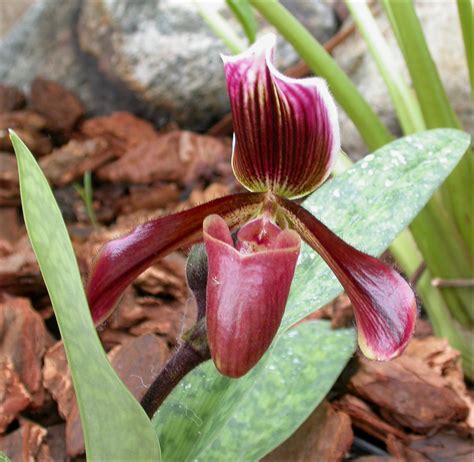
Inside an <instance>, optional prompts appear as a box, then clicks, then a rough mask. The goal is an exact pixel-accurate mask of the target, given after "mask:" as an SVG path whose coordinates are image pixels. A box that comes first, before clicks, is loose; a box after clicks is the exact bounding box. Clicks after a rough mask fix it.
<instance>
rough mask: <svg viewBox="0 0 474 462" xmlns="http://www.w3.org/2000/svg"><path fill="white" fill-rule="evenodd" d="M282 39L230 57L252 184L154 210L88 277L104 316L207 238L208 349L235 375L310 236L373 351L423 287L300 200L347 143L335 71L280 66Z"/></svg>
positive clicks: (263, 331) (401, 340) (108, 249)
mask: <svg viewBox="0 0 474 462" xmlns="http://www.w3.org/2000/svg"><path fill="white" fill-rule="evenodd" d="M274 46H275V37H274V36H273V35H268V36H265V37H263V38H262V39H261V40H259V41H258V42H256V43H255V44H254V45H253V46H252V47H251V48H250V49H249V50H247V51H246V52H245V53H242V54H241V55H238V56H233V57H223V60H224V71H225V76H226V79H227V88H228V93H229V97H230V103H231V108H232V115H233V120H234V130H235V135H234V146H233V153H232V167H233V170H234V173H235V176H236V178H237V179H238V180H239V181H240V183H241V184H242V185H243V186H244V187H245V188H246V189H248V190H249V191H250V192H247V193H241V194H233V195H229V196H226V197H222V198H220V199H216V200H213V201H211V202H208V203H206V204H203V205H200V206H198V207H195V208H192V209H190V210H187V211H184V212H180V213H177V214H174V215H170V216H167V217H163V218H159V219H157V220H153V221H150V222H148V223H145V224H143V225H140V226H138V227H137V228H136V229H134V230H133V231H132V232H131V233H130V234H128V235H127V236H124V237H122V238H119V239H116V240H114V241H111V242H109V243H108V244H107V245H106V246H105V247H104V248H103V249H102V251H101V252H100V254H99V256H98V258H97V259H96V262H95V265H94V268H93V270H92V274H91V277H90V280H89V284H88V287H87V295H88V299H89V303H90V307H91V311H92V316H93V319H94V321H95V322H96V323H97V324H99V323H101V322H102V321H103V320H104V319H105V318H106V317H107V316H108V315H110V314H111V312H112V311H113V308H114V306H115V305H116V303H117V301H118V299H119V297H120V296H121V294H122V292H123V291H124V289H125V288H126V287H127V285H128V284H130V283H131V282H132V281H133V280H134V279H135V278H136V277H137V276H138V275H139V274H140V273H141V272H142V271H144V270H145V269H146V268H147V267H149V266H151V265H152V264H153V263H154V262H155V261H156V260H157V259H159V258H162V257H163V256H165V255H166V254H168V253H170V252H172V251H173V250H176V249H178V248H180V247H186V246H190V245H192V244H195V243H198V242H201V241H204V244H205V249H206V254H207V260H208V277H207V286H206V322H207V335H208V343H209V349H210V352H211V356H212V359H213V361H214V363H215V365H216V367H217V369H218V370H219V371H220V372H221V373H222V374H224V375H227V376H229V377H240V376H242V375H244V374H245V373H246V372H248V371H249V370H250V369H251V368H252V367H253V366H254V365H255V364H256V363H257V362H258V360H259V359H260V358H261V356H262V355H263V354H264V353H265V351H266V350H267V348H268V347H269V345H270V343H271V342H272V339H273V338H274V336H275V334H276V332H277V330H278V327H279V325H280V322H281V319H282V316H283V313H284V309H285V305H286V301H287V297H288V293H289V289H290V285H291V281H292V279H293V274H294V270H295V266H296V261H297V258H298V254H299V250H300V237H301V238H302V239H303V240H304V241H305V242H306V243H307V244H309V245H310V246H311V247H312V248H313V249H314V250H315V251H316V252H318V253H319V255H320V256H321V257H322V258H323V259H324V260H325V261H326V263H327V264H328V265H329V267H330V268H331V269H332V270H333V271H334V273H335V274H336V276H337V277H338V279H339V281H340V282H341V284H342V286H343V287H344V289H345V290H346V292H347V294H348V295H349V297H350V299H351V301H352V305H353V308H354V312H355V318H356V323H357V327H358V340H359V345H360V348H361V350H362V352H363V353H364V354H365V355H366V356H367V357H369V358H372V359H378V360H387V359H390V358H392V357H394V356H396V355H398V354H399V353H400V352H401V351H402V350H403V349H404V347H405V346H406V344H407V342H408V340H409V339H410V336H411V335H412V333H413V329H414V324H415V317H416V302H415V296H414V294H413V291H412V290H411V288H410V286H409V285H408V284H407V283H406V282H405V280H404V279H403V278H402V277H401V276H400V275H399V274H398V273H397V272H395V271H394V270H393V269H391V268H389V267H388V266H386V265H385V264H383V263H382V262H380V261H379V260H377V259H376V258H374V257H371V256H369V255H366V254H364V253H362V252H360V251H358V250H356V249H354V248H353V247H351V246H350V245H349V244H346V243H345V242H344V241H343V240H341V239H340V238H339V237H338V236H336V235H335V234H334V233H333V232H331V231H330V230H329V229H328V228H327V227H326V226H325V225H324V224H322V223H321V222H320V221H319V220H317V219H316V218H315V217H314V216H312V215H311V214H310V213H309V212H308V211H307V210H305V209H304V208H303V207H301V206H299V205H298V204H296V203H294V202H292V201H291V199H295V198H298V197H302V196H305V195H307V194H309V193H311V192H312V191H314V190H315V189H316V187H317V186H318V185H320V184H321V183H322V182H323V181H324V180H325V179H326V178H327V177H328V175H329V174H330V172H331V168H332V166H333V165H334V162H335V159H336V156H337V154H338V152H339V148H340V146H339V127H338V122H337V113H336V107H335V104H334V101H333V99H332V97H331V95H330V94H329V91H328V89H327V85H326V83H325V81H323V80H322V79H319V78H308V79H302V80H296V79H290V78H288V77H285V76H284V75H282V74H281V73H279V72H278V71H277V70H276V69H275V67H274V65H273V62H272V60H273V52H274ZM233 231H237V232H236V233H235V232H233ZM308 283H314V284H317V281H308Z"/></svg>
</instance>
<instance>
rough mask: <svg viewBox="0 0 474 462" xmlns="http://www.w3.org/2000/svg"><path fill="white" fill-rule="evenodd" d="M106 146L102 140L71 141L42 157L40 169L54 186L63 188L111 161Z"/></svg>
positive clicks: (110, 154) (111, 156)
mask: <svg viewBox="0 0 474 462" xmlns="http://www.w3.org/2000/svg"><path fill="white" fill-rule="evenodd" d="M108 146H109V145H108V143H107V141H106V140H105V139H104V138H90V139H85V140H71V141H69V143H67V144H65V145H64V146H62V147H60V148H59V149H55V150H54V151H53V152H52V153H51V154H50V155H48V156H45V157H43V158H42V159H41V160H40V167H41V168H42V169H43V172H44V173H45V175H46V177H47V178H48V179H49V180H50V181H51V182H52V183H53V184H54V185H55V186H65V185H67V184H69V183H71V182H72V181H74V180H77V179H82V176H83V175H84V173H85V172H86V171H88V170H89V171H94V170H95V169H96V168H98V167H100V166H101V165H103V164H104V163H106V162H107V161H108V160H110V159H112V158H113V157H114V156H113V153H112V152H111V151H110V150H109V149H108Z"/></svg>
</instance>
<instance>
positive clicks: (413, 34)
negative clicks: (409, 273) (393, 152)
mask: <svg viewBox="0 0 474 462" xmlns="http://www.w3.org/2000/svg"><path fill="white" fill-rule="evenodd" d="M383 3H384V6H385V9H386V11H387V13H388V17H389V19H390V21H391V22H392V27H393V29H394V31H395V34H396V36H397V40H398V41H399V44H400V48H401V50H402V52H403V55H404V57H405V61H406V63H407V66H408V70H409V72H410V76H411V79H412V82H413V86H414V88H415V91H416V94H417V97H418V101H419V102H420V106H421V110H422V112H423V117H424V119H425V122H426V126H427V128H439V127H452V128H462V127H461V124H460V122H459V120H458V118H457V117H456V114H455V112H454V111H453V109H452V107H451V105H450V104H449V100H448V97H447V95H446V92H445V91H444V88H443V85H442V84H441V79H440V77H439V74H438V71H437V69H436V66H435V63H434V62H433V59H432V58H431V54H430V52H429V49H428V46H427V44H426V41H425V37H424V35H423V30H422V28H421V25H420V22H419V20H418V17H417V15H416V11H415V9H414V6H413V3H412V1H411V0H383ZM473 177H474V156H473V155H472V151H471V150H468V153H467V154H466V155H465V156H464V157H463V158H462V160H461V162H460V163H459V164H458V166H457V167H456V168H455V169H454V171H453V172H452V173H451V175H450V176H449V177H448V179H447V180H446V183H445V185H443V187H442V188H441V192H442V195H443V199H444V202H445V204H446V206H447V207H449V209H450V212H451V213H452V215H453V216H454V218H455V221H456V225H457V226H458V228H459V230H460V232H461V235H462V237H463V239H464V241H465V242H466V243H467V245H468V247H469V249H470V251H471V253H474V230H473V225H474V208H473V207H472V203H471V193H470V191H471V188H472V178H473Z"/></svg>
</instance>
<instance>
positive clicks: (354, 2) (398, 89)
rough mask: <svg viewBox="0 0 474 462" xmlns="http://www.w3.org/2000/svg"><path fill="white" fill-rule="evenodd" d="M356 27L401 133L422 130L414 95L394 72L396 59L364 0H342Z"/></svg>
mask: <svg viewBox="0 0 474 462" xmlns="http://www.w3.org/2000/svg"><path fill="white" fill-rule="evenodd" d="M345 1H346V4H347V7H348V8H349V10H350V12H351V16H352V18H353V19H354V21H355V23H356V25H357V28H358V29H359V31H360V33H361V34H362V36H363V38H364V40H365V43H366V44H367V47H368V49H369V51H370V54H371V55H372V57H373V58H374V61H375V63H376V64H377V68H378V70H379V72H380V74H381V75H382V78H383V79H384V81H385V84H386V85H387V88H388V91H389V93H390V97H391V99H392V103H393V106H394V107H395V111H396V113H397V115H398V119H399V121H400V125H401V126H402V129H403V132H404V133H405V134H406V135H408V134H410V133H414V132H418V131H423V130H425V122H424V120H423V114H422V113H421V109H420V106H419V104H418V101H417V100H416V97H415V95H414V94H413V92H412V91H411V89H410V88H409V87H408V85H407V84H406V82H405V81H404V80H403V78H402V76H401V75H400V73H399V72H398V69H397V66H396V60H395V57H394V56H393V54H392V52H391V50H390V48H389V46H388V44H387V42H386V40H385V37H384V36H383V35H382V33H381V32H380V29H379V27H378V25H377V23H376V21H375V18H374V17H373V15H372V13H371V12H370V9H369V7H368V6H367V3H366V2H365V0H345Z"/></svg>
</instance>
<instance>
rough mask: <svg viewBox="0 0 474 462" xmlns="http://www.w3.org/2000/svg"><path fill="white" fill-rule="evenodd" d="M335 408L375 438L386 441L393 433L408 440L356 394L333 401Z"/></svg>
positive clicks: (404, 434) (401, 438)
mask: <svg viewBox="0 0 474 462" xmlns="http://www.w3.org/2000/svg"><path fill="white" fill-rule="evenodd" d="M333 405H334V407H335V409H338V410H341V411H344V412H345V413H346V414H347V415H349V416H350V418H351V420H352V423H353V425H354V426H355V427H356V428H358V429H360V430H362V431H363V432H365V433H367V434H368V435H371V436H373V437H374V438H377V439H378V440H380V441H383V442H385V443H386V440H387V437H388V436H389V435H394V436H396V437H397V438H398V439H400V440H402V441H409V437H408V435H407V434H406V433H404V432H403V431H402V430H400V429H399V428H397V427H394V426H393V425H390V424H389V423H387V422H384V421H383V420H382V419H381V418H380V417H379V416H378V415H377V414H376V413H375V412H374V411H372V409H370V407H369V406H368V405H367V403H365V402H364V401H362V400H361V399H359V398H357V397H356V396H353V395H350V394H347V395H344V396H343V397H342V398H341V399H339V400H337V401H335V402H334V403H333Z"/></svg>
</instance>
